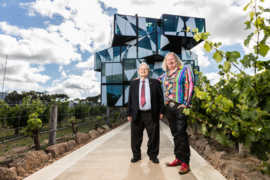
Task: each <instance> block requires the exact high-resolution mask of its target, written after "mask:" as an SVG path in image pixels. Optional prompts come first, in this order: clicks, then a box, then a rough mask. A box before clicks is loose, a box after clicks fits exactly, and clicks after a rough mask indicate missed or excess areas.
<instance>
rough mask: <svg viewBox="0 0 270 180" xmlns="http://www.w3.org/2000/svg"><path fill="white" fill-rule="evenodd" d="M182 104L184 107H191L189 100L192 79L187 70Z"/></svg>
mask: <svg viewBox="0 0 270 180" xmlns="http://www.w3.org/2000/svg"><path fill="white" fill-rule="evenodd" d="M184 83H185V84H184V103H183V104H185V105H186V106H190V107H191V106H192V105H191V98H192V92H193V79H192V75H191V72H190V70H189V69H188V68H186V70H185V81H184Z"/></svg>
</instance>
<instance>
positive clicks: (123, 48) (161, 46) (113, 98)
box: [94, 14, 206, 107]
mask: <svg viewBox="0 0 270 180" xmlns="http://www.w3.org/2000/svg"><path fill="white" fill-rule="evenodd" d="M187 27H190V29H191V30H192V29H196V28H197V29H198V31H199V32H205V31H206V30H205V19H203V18H194V17H186V16H178V15H169V14H163V15H162V16H161V17H160V18H159V19H154V18H145V17H138V16H137V15H136V16H127V15H120V14H115V15H114V27H113V37H112V43H111V47H110V48H108V49H105V50H102V51H99V52H96V53H95V63H94V64H95V67H94V68H95V71H99V72H101V104H104V105H107V106H111V107H114V106H118V107H123V106H126V105H127V102H128V94H129V84H130V82H131V81H132V80H133V79H134V78H136V77H139V74H138V71H137V70H138V67H139V65H140V63H142V62H146V63H147V64H148V65H149V67H150V72H149V77H150V78H158V77H159V76H161V75H162V74H163V73H164V71H163V70H162V62H163V59H164V56H165V55H166V54H167V53H168V52H174V53H176V54H177V55H178V56H179V57H180V59H181V60H182V61H183V63H184V66H187V67H188V68H189V69H190V70H191V71H192V72H193V74H192V75H193V79H194V83H196V82H195V81H196V75H195V73H194V70H195V69H196V70H197V71H199V66H198V58H197V55H196V54H194V53H193V52H191V51H190V49H191V48H193V47H194V46H196V45H197V44H198V43H200V42H196V41H195V40H194V39H193V35H194V33H193V32H186V28H187Z"/></svg>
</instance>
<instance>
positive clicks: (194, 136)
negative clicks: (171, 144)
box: [189, 135, 199, 145]
mask: <svg viewBox="0 0 270 180" xmlns="http://www.w3.org/2000/svg"><path fill="white" fill-rule="evenodd" d="M197 140H199V137H198V136H196V135H192V136H190V139H189V143H190V144H191V145H194V144H195V142H196V141H197Z"/></svg>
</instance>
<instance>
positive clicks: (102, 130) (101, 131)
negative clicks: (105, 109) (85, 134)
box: [97, 128, 105, 134]
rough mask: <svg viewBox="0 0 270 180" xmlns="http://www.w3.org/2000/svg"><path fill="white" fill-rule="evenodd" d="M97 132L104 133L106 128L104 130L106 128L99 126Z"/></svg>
mask: <svg viewBox="0 0 270 180" xmlns="http://www.w3.org/2000/svg"><path fill="white" fill-rule="evenodd" d="M97 132H98V133H99V134H103V133H104V132H105V130H104V129H101V128H98V129H97Z"/></svg>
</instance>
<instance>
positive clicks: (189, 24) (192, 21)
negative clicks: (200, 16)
mask: <svg viewBox="0 0 270 180" xmlns="http://www.w3.org/2000/svg"><path fill="white" fill-rule="evenodd" d="M186 26H187V27H190V30H191V31H192V30H193V29H196V23H195V18H189V19H188V21H187V22H186ZM187 37H193V34H192V33H191V32H187Z"/></svg>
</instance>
